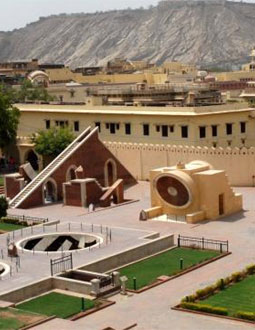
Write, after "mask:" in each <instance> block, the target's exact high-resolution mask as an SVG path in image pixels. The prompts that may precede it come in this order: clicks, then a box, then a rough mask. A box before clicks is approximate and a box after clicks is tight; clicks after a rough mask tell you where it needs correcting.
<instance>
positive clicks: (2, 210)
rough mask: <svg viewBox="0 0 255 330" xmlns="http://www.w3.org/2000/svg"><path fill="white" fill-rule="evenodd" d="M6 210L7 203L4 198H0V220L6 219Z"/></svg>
mask: <svg viewBox="0 0 255 330" xmlns="http://www.w3.org/2000/svg"><path fill="white" fill-rule="evenodd" d="M7 209H8V202H7V200H6V198H5V197H3V196H0V219H1V218H2V217H6V215H7Z"/></svg>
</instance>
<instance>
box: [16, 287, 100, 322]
mask: <svg viewBox="0 0 255 330" xmlns="http://www.w3.org/2000/svg"><path fill="white" fill-rule="evenodd" d="M94 306H95V302H94V301H91V300H87V299H86V300H85V310H88V309H91V308H93V307H94ZM16 308H18V309H20V310H24V311H29V312H34V313H40V314H43V315H47V316H52V315H56V316H57V317H60V318H63V319H66V318H68V317H70V316H72V315H75V314H78V313H79V312H81V308H82V305H81V298H79V297H73V296H69V295H65V294H61V293H56V292H51V293H49V294H46V295H43V296H40V297H38V298H35V299H32V300H29V301H27V302H24V303H21V304H19V305H17V306H16Z"/></svg>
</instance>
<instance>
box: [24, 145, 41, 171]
mask: <svg viewBox="0 0 255 330" xmlns="http://www.w3.org/2000/svg"><path fill="white" fill-rule="evenodd" d="M25 160H26V161H28V162H29V163H30V164H31V166H32V167H33V169H34V170H35V171H38V170H39V165H38V157H37V155H36V153H35V152H34V150H29V151H28V152H27V155H26V158H25Z"/></svg>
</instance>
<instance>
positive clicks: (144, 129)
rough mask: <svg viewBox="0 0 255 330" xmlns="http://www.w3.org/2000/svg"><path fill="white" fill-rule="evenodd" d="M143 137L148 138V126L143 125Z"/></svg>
mask: <svg viewBox="0 0 255 330" xmlns="http://www.w3.org/2000/svg"><path fill="white" fill-rule="evenodd" d="M143 135H145V136H148V135H150V125H149V124H143Z"/></svg>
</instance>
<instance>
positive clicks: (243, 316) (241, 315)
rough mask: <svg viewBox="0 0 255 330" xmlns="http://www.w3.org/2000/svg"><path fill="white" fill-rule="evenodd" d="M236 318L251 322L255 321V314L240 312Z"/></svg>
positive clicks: (235, 315)
mask: <svg viewBox="0 0 255 330" xmlns="http://www.w3.org/2000/svg"><path fill="white" fill-rule="evenodd" d="M234 317H237V318H239V319H244V320H249V321H255V313H249V312H242V311H238V312H236V313H235V314H234Z"/></svg>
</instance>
